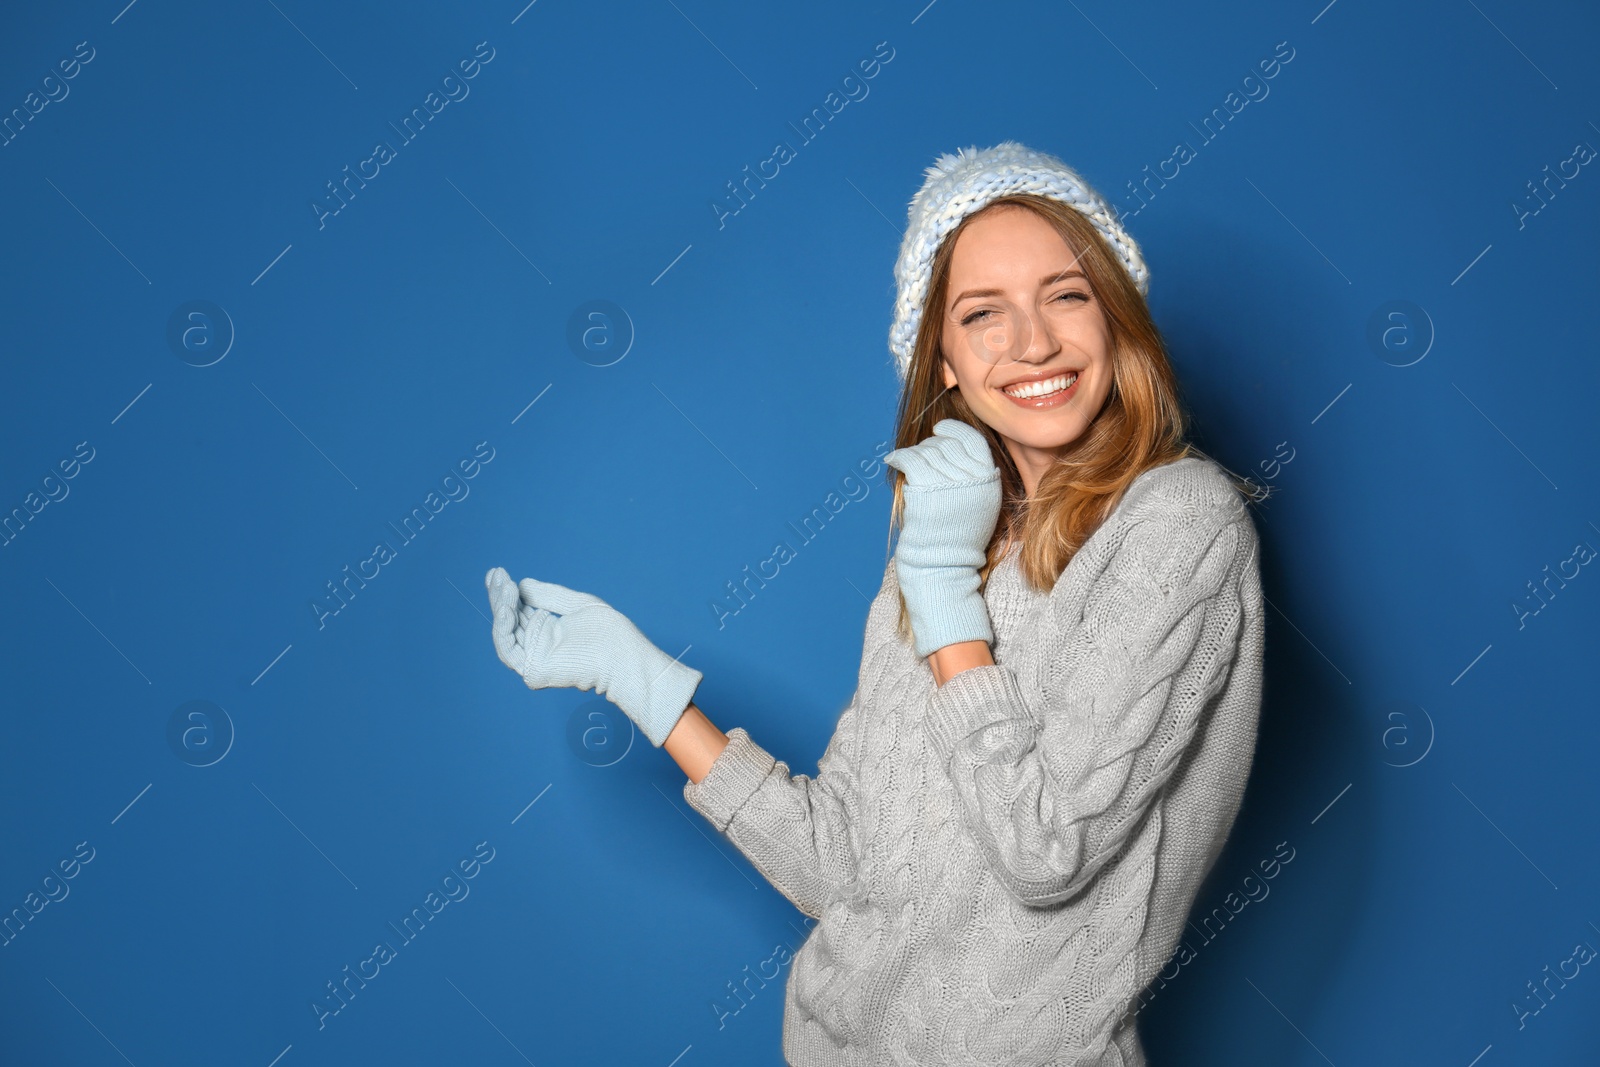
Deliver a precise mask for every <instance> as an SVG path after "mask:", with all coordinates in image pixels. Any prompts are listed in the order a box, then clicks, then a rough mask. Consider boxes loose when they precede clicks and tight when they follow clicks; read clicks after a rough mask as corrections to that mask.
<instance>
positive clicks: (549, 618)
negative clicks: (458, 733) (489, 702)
mask: <svg viewBox="0 0 1600 1067" xmlns="http://www.w3.org/2000/svg"><path fill="white" fill-rule="evenodd" d="M484 584H485V586H486V587H487V588H488V591H489V607H490V609H491V611H492V613H493V620H492V623H491V627H492V635H493V638H494V646H495V651H496V652H497V653H498V654H499V656H500V662H502V663H504V664H505V665H506V666H507V667H510V668H511V669H512V670H514V671H516V672H517V674H518V675H520V676H521V678H522V680H523V682H524V683H526V684H527V686H528V688H529V689H545V688H549V687H552V686H562V687H572V688H577V689H585V690H594V691H596V692H598V693H600V694H601V695H603V696H604V697H605V698H606V699H607V700H609V701H611V702H612V703H613V704H615V705H617V707H619V708H621V709H622V711H623V712H624V713H625V714H626V715H627V716H628V717H629V718H630V719H632V720H633V721H634V722H635V723H636V724H637V725H638V726H639V729H640V730H641V731H643V733H644V734H645V736H646V737H648V738H649V739H650V743H651V744H652V745H655V746H656V747H657V748H659V747H661V745H662V743H663V742H665V741H666V739H667V734H669V733H671V732H672V727H673V726H674V725H676V724H677V721H678V719H679V718H680V717H681V716H682V715H683V712H684V709H685V708H687V707H688V705H689V701H690V698H692V697H693V696H694V691H695V689H696V688H697V687H698V686H699V684H700V679H701V677H702V675H701V673H700V672H699V671H697V670H695V669H694V668H693V667H689V666H687V665H685V664H683V663H679V662H678V661H677V660H676V659H673V658H672V657H670V656H668V655H667V654H666V653H665V652H663V651H661V650H660V649H659V648H657V647H656V646H655V645H653V644H651V643H650V641H649V639H648V638H646V637H645V636H644V634H642V633H641V632H640V631H639V628H638V627H636V626H634V624H633V623H632V622H631V621H629V620H628V618H627V617H626V616H624V615H623V614H622V613H621V612H619V611H617V610H616V609H615V608H613V607H612V606H611V605H609V604H607V603H606V602H605V601H604V600H601V599H600V598H599V597H597V596H594V595H592V594H589V593H581V592H579V591H577V590H575V589H568V588H567V587H566V586H562V585H557V584H555V583H554V582H541V581H539V580H537V579H535V578H524V579H523V580H522V582H521V584H520V585H518V584H517V583H514V582H512V580H511V576H510V575H509V574H507V573H506V571H505V569H504V568H503V567H495V568H494V569H492V570H490V571H489V573H488V574H487V575H485V577H484Z"/></svg>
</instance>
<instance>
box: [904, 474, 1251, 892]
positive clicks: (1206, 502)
mask: <svg viewBox="0 0 1600 1067" xmlns="http://www.w3.org/2000/svg"><path fill="white" fill-rule="evenodd" d="M1113 521H1116V520H1115V519H1114V520H1113ZM1256 549H1257V540H1256V532H1255V528H1254V526H1253V525H1252V524H1251V520H1250V517H1249V515H1248V514H1247V513H1246V512H1245V511H1244V509H1243V506H1242V504H1240V503H1239V501H1238V500H1237V498H1236V497H1230V498H1228V499H1226V500H1224V499H1222V498H1221V497H1220V496H1217V495H1212V494H1206V498H1205V499H1202V500H1200V501H1199V502H1198V503H1197V502H1196V501H1195V500H1194V499H1193V498H1192V496H1189V495H1188V494H1179V493H1168V492H1150V493H1146V494H1143V495H1142V496H1141V498H1140V500H1139V501H1138V504H1137V506H1135V507H1133V508H1132V509H1131V510H1130V511H1129V513H1128V514H1127V516H1126V518H1125V519H1124V520H1123V521H1121V522H1120V523H1119V525H1118V526H1117V527H1116V528H1115V530H1114V537H1113V538H1111V539H1107V540H1104V541H1101V542H1099V544H1097V545H1096V546H1095V549H1094V551H1090V550H1089V546H1088V544H1086V545H1085V548H1084V549H1083V550H1080V556H1083V557H1086V558H1084V559H1082V561H1081V562H1080V560H1079V559H1078V558H1075V559H1074V560H1073V563H1074V564H1078V565H1077V566H1069V567H1068V568H1067V570H1066V571H1064V572H1063V573H1062V576H1061V578H1060V579H1059V580H1058V581H1057V583H1056V586H1055V588H1054V589H1052V590H1051V594H1050V598H1049V601H1048V607H1047V609H1046V610H1045V611H1044V612H1043V613H1042V615H1041V618H1040V620H1039V625H1042V626H1048V627H1049V628H1050V629H1049V631H1048V635H1047V636H1044V637H1042V638H1041V639H1040V640H1039V641H1038V642H1037V643H1036V644H1035V645H1034V646H1033V647H1034V648H1036V649H1037V650H1038V658H1037V660H1035V661H1032V662H1026V663H1022V664H1018V665H1017V669H1020V670H1024V671H1027V672H1029V677H1030V678H1032V679H1035V680H1036V681H1037V685H1036V686H1030V691H1032V692H1042V693H1043V694H1044V697H1043V699H1039V700H1036V701H1034V702H1031V703H1030V700H1029V699H1028V698H1026V697H1024V695H1023V691H1022V687H1021V686H1020V685H1019V683H1018V677H1017V673H1016V670H1014V669H1013V665H1012V664H1011V663H1009V662H1008V663H1006V664H997V665H994V666H989V665H985V666H980V667H974V668H969V669H967V670H964V671H962V672H960V673H958V674H956V675H955V676H954V677H952V678H950V679H949V680H948V681H947V682H946V683H945V684H944V685H943V686H942V687H939V688H938V689H936V690H935V691H934V692H933V693H932V694H931V696H930V697H929V703H928V710H927V715H926V718H925V719H924V729H925V730H926V732H927V733H928V735H929V738H930V740H931V742H932V744H933V747H934V749H935V750H936V751H937V753H938V755H939V758H940V759H941V760H942V761H943V762H944V765H945V769H946V771H947V773H948V775H949V777H950V780H951V782H952V783H953V785H954V787H955V792H956V794H957V797H958V801H957V803H958V811H959V813H960V815H961V817H962V819H963V820H964V822H965V824H966V826H967V827H968V828H969V829H970V831H971V833H972V835H973V836H974V838H975V840H976V841H977V843H978V845H979V847H980V849H981V851H982V853H983V855H984V857H985V859H986V861H987V863H988V865H989V867H990V868H991V869H992V871H993V872H994V874H995V876H996V877H997V878H998V880H999V881H1000V882H1001V883H1002V884H1003V885H1004V886H1005V887H1006V888H1007V889H1008V890H1009V892H1010V893H1011V894H1012V895H1013V896H1014V897H1015V898H1016V899H1017V900H1019V901H1021V902H1022V903H1024V904H1029V905H1034V906H1045V905H1050V904H1056V903H1060V902H1062V901H1065V900H1067V899H1070V898H1071V897H1073V896H1075V895H1076V894H1078V893H1079V892H1081V891H1082V890H1083V889H1084V888H1085V887H1086V886H1087V885H1088V884H1089V883H1090V882H1091V881H1092V880H1093V879H1094V877H1095V875H1096V874H1097V873H1098V872H1099V871H1100V869H1101V868H1102V867H1104V866H1105V864H1106V863H1107V862H1109V861H1110V860H1112V859H1114V858H1115V857H1116V856H1117V854H1118V853H1119V851H1121V850H1122V849H1123V848H1124V847H1125V846H1126V845H1128V844H1129V843H1130V841H1131V840H1132V838H1133V837H1134V835H1135V834H1136V832H1137V830H1138V827H1139V825H1140V823H1141V822H1142V820H1143V819H1144V817H1145V815H1146V813H1147V811H1148V809H1149V807H1150V805H1151V804H1152V803H1153V802H1155V801H1156V800H1157V798H1159V796H1160V795H1161V793H1162V791H1163V789H1164V788H1165V787H1166V785H1167V782H1168V781H1169V779H1170V778H1171V777H1172V774H1173V771H1174V769H1175V768H1176V767H1177V765H1178V764H1179V762H1180V760H1181V759H1182V757H1183V754H1184V752H1185V750H1186V749H1187V748H1188V746H1189V744H1190V741H1191V740H1192V739H1193V738H1194V736H1195V733H1196V727H1197V724H1198V722H1199V720H1200V717H1201V715H1202V713H1203V712H1204V710H1205V708H1206V706H1207V705H1208V704H1209V703H1210V702H1211V700H1212V698H1213V697H1214V696H1215V695H1216V694H1217V693H1218V692H1219V691H1220V690H1221V689H1222V687H1223V686H1224V684H1225V683H1226V681H1227V677H1228V674H1229V673H1230V670H1231V667H1232V664H1233V662H1234V660H1235V658H1236V654H1237V652H1238V647H1239V639H1240V633H1241V629H1242V618H1243V597H1244V583H1246V582H1250V581H1259V578H1258V577H1257V571H1256Z"/></svg>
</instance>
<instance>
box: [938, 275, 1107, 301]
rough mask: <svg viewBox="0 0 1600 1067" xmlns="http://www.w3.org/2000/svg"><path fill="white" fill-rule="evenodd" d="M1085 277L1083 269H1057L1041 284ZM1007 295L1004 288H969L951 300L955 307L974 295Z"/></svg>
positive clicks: (1040, 282) (1042, 280)
mask: <svg viewBox="0 0 1600 1067" xmlns="http://www.w3.org/2000/svg"><path fill="white" fill-rule="evenodd" d="M1084 277H1085V276H1084V273H1083V271H1081V270H1066V271H1055V272H1052V273H1050V274H1046V275H1045V276H1044V277H1043V278H1040V279H1039V284H1040V285H1041V286H1044V285H1049V284H1050V283H1051V282H1064V281H1066V280H1067V279H1068V278H1084ZM1085 280H1087V278H1085ZM1005 295H1006V293H1005V290H1004V289H968V290H967V291H966V292H964V293H962V294H961V295H960V296H958V297H956V298H955V299H954V300H952V301H950V305H951V306H952V307H954V306H955V305H956V304H959V303H961V301H963V300H968V299H970V298H972V297H975V296H1005Z"/></svg>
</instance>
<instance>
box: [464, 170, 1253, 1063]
mask: <svg viewBox="0 0 1600 1067" xmlns="http://www.w3.org/2000/svg"><path fill="white" fill-rule="evenodd" d="M909 221H910V228H909V230H908V231H907V233H906V236H905V242H904V244H903V245H902V247H901V252H900V258H899V261H898V263H897V265H896V268H895V275H896V280H897V283H898V287H899V295H898V298H897V301H896V305H895V319H894V325H893V328H892V330H891V333H890V349H891V351H892V352H893V354H894V356H895V360H896V367H897V369H898V371H899V373H900V376H901V378H902V379H903V381H904V383H905V388H904V391H903V393H902V395H901V400H900V410H899V417H898V430H897V435H896V442H897V444H898V445H899V447H898V448H897V449H896V450H895V451H894V452H892V453H890V454H889V455H888V456H886V457H885V462H886V463H887V464H888V465H889V466H890V467H892V468H893V469H894V470H895V471H896V472H897V473H898V475H899V477H897V478H896V477H895V476H894V475H891V476H890V477H891V478H893V479H894V483H895V485H894V489H895V496H894V505H893V509H892V516H891V524H895V523H898V525H899V527H900V535H899V540H898V542H897V543H896V544H895V547H894V551H893V558H892V560H891V561H890V562H888V563H886V565H885V567H884V573H883V584H882V586H881V588H880V589H879V591H878V595H877V598H876V599H875V600H874V601H873V603H872V607H871V609H870V610H869V612H868V615H867V623H866V632H865V640H864V645H863V651H862V660H861V670H860V674H859V679H858V686H857V689H856V693H855V695H854V697H853V698H852V699H851V701H850V704H849V706H848V707H847V708H846V709H845V710H844V712H843V714H842V715H841V717H840V719H839V722H838V727H837V729H836V731H835V733H834V735H833V738H832V740H831V741H830V742H829V744H828V747H827V750H826V751H825V752H824V753H823V755H822V758H821V760H820V761H819V764H818V773H817V775H816V777H815V778H811V777H808V776H806V775H791V774H790V773H789V768H788V765H787V764H785V763H784V762H782V761H779V760H776V759H775V758H774V757H773V756H772V755H771V754H769V753H768V752H767V751H766V750H765V749H763V748H762V747H761V746H760V745H759V744H757V743H756V741H755V740H754V739H753V738H752V737H751V736H750V735H749V734H748V733H747V732H746V731H745V730H744V729H742V728H739V727H735V728H733V729H732V730H730V731H729V732H728V733H727V734H726V735H725V734H723V733H722V732H721V731H720V730H718V729H717V728H716V727H715V726H713V725H712V724H711V723H710V721H709V720H708V719H707V718H706V717H705V715H704V714H703V713H702V712H701V710H700V709H699V708H698V707H697V706H695V705H694V704H693V703H691V702H690V698H691V697H692V696H693V695H694V691H695V688H696V686H697V685H698V684H699V681H700V678H701V675H700V672H698V671H696V670H694V669H693V668H690V667H687V666H685V665H684V664H681V663H678V662H676V661H675V660H673V659H672V658H671V657H669V656H668V655H666V653H664V652H662V651H661V650H660V649H658V648H656V647H655V646H654V645H652V644H651V643H650V642H649V641H648V640H647V639H646V638H645V637H644V636H643V635H642V634H641V633H640V632H639V631H638V629H637V628H636V627H634V626H633V625H632V623H630V622H629V621H628V620H627V619H626V618H625V617H624V616H622V615H621V614H619V613H618V612H617V611H615V610H614V609H613V608H611V607H610V606H608V605H607V604H605V603H604V602H603V601H601V600H599V599H598V598H596V597H593V596H590V595H588V594H585V593H579V592H575V591H573V590H570V589H566V588H564V587H562V586H559V585H554V584H552V583H549V582H541V581H537V580H535V579H531V578H528V579H524V580H523V581H522V583H521V586H520V592H519V587H518V586H517V585H515V584H513V583H512V581H511V579H510V577H509V575H507V574H506V572H505V571H504V570H502V569H500V568H496V569H494V570H492V571H490V572H489V576H488V587H489V598H490V602H491V604H492V606H493V608H494V623H493V632H494V640H495V645H496V648H497V649H498V651H499V654H500V657H501V659H502V660H503V661H504V662H505V663H506V664H507V665H508V666H510V667H512V668H513V669H515V670H517V671H518V672H519V673H520V674H521V675H522V677H523V678H524V680H525V681H526V682H527V684H528V685H529V686H530V687H533V688H540V687H543V686H551V685H557V686H580V687H582V688H584V689H595V690H597V691H599V692H602V693H604V694H605V695H606V696H607V698H608V699H610V700H612V701H613V702H614V703H616V704H617V705H618V706H619V707H621V708H622V709H623V710H624V711H625V712H627V713H628V714H629V716H631V717H632V718H633V719H634V720H635V721H636V722H637V723H638V724H639V726H640V728H641V729H642V730H643V732H644V733H645V734H646V735H647V736H648V737H649V738H650V740H651V742H652V743H653V744H654V745H656V746H658V747H663V746H664V747H665V748H666V750H667V752H668V753H669V754H670V755H671V756H672V757H673V758H674V759H675V760H676V761H677V762H678V764H679V765H680V766H681V767H682V768H683V770H684V772H685V773H686V774H687V775H688V777H689V781H688V782H687V783H685V786H684V796H685V798H686V799H687V800H688V802H689V803H690V804H691V805H693V806H694V808H695V809H696V810H698V811H700V812H701V813H702V814H703V815H704V816H705V817H706V818H707V819H709V820H710V821H711V823H712V824H713V825H715V826H716V827H717V829H718V830H720V831H722V832H723V833H725V834H726V835H727V836H728V838H729V839H730V840H731V841H733V843H734V844H735V845H737V846H738V847H739V849H740V850H741V851H743V852H744V854H745V855H746V856H747V857H749V859H750V861H751V862H752V863H753V864H754V865H755V866H756V867H757V868H758V869H760V871H761V872H762V874H763V875H765V876H766V878H767V879H768V880H769V881H770V882H771V883H772V884H773V885H774V886H775V887H776V888H777V889H778V890H779V891H781V892H782V893H783V894H784V895H785V896H786V897H787V898H788V899H789V900H791V901H792V902H793V903H794V905H795V906H796V907H797V908H799V909H800V910H801V911H803V912H805V913H806V914H807V915H810V916H812V917H814V918H816V919H818V920H820V921H819V923H818V925H817V926H816V927H815V929H814V930H813V931H812V933H811V935H810V936H809V937H808V938H807V940H806V942H805V944H804V946H803V947H802V948H801V949H800V951H799V952H798V953H797V954H796V955H795V957H794V960H793V964H792V970H791V972H790V977H789V980H788V985H787V989H786V994H785V1004H784V1024H783V1053H784V1056H785V1058H786V1059H787V1060H788V1062H789V1063H791V1064H794V1065H796V1067H824V1065H835V1064H838V1065H847V1064H848V1065H869V1064H871V1065H877V1064H930V1065H931V1064H982V1065H985V1067H995V1065H1000V1064H1008V1065H1009V1064H1016V1065H1024V1064H1027V1065H1035V1064H1036V1065H1045V1064H1050V1065H1065V1064H1077V1065H1083V1064H1098V1065H1107V1067H1109V1065H1118V1067H1135V1065H1142V1064H1144V1062H1145V1058H1144V1053H1143V1050H1142V1048H1141V1045H1140V1041H1139V1037H1138V1034H1137V1029H1136V1026H1135V1021H1134V1014H1135V1013H1136V1011H1137V1007H1138V1001H1139V999H1140V993H1141V991H1142V990H1143V989H1144V987H1145V986H1146V985H1148V984H1149V983H1150V982H1151V981H1152V980H1153V979H1154V977H1155V976H1156V974H1157V972H1158V971H1159V970H1160V969H1161V968H1162V966H1163V965H1164V964H1165V963H1166V961H1167V960H1168V958H1169V957H1170V956H1171V955H1172V952H1173V950H1174V948H1175V947H1176V946H1177V943H1178V940H1179V936H1180V932H1181V929H1182V927H1183V925H1184V922H1185V920H1186V918H1187V915H1188V911H1189V908H1190V905H1191V904H1192V902H1193V899H1194V895H1195V892H1196V890H1197V889H1198V887H1199V884H1200V882H1201V880H1202V879H1203V878H1204V876H1205V874H1206V872H1207V871H1208V870H1209V869H1210V866H1211V864H1212V862H1213V861H1214V860H1215V859H1216V857H1217V854H1218V853H1219V852H1220V851H1221V849H1222V845H1223V843H1224V841H1225V839H1226V837H1227V835H1228V831H1229V829H1230V827H1231V826H1232V824H1233V820H1234V817H1235V815H1236V814H1237V812H1238V809H1239V804H1240V801H1241V798H1242V795H1243V791H1244V787H1245V782H1246V779H1247V777H1248V774H1249V770H1250V766H1251V762H1252V759H1253V756H1254V751H1255V738H1256V721H1257V714H1258V711H1259V707H1260V698H1261V658H1262V599H1261V590H1260V579H1259V573H1258V568H1257V539H1256V531H1255V527H1254V525H1253V522H1252V520H1251V517H1250V515H1249V512H1248V510H1247V501H1248V499H1250V498H1251V496H1252V494H1250V493H1249V492H1247V486H1249V484H1250V483H1247V482H1242V481H1237V482H1236V481H1235V480H1234V479H1233V478H1231V477H1230V476H1229V475H1228V474H1227V473H1226V472H1225V471H1224V470H1223V468H1221V467H1220V466H1219V465H1217V464H1216V463H1215V462H1214V461H1212V460H1210V459H1209V458H1207V457H1205V456H1204V455H1202V454H1200V453H1199V452H1198V451H1197V450H1195V449H1194V448H1193V447H1192V446H1189V445H1187V444H1186V443H1185V439H1184V438H1185V432H1186V428H1185V415H1184V413H1183V410H1182V408H1181V406H1180V402H1179V399H1178V395H1177V385H1176V381H1175V380H1174V377H1173V373H1172V368H1171V366H1170V365H1169V363H1168V361H1167V357H1166V354H1165V352H1164V349H1163V345H1162V341H1161V338H1160V335H1159V334H1158V332H1157V330H1156V327H1155V325H1154V323H1153V322H1152V321H1151V318H1150V313H1149V310H1148V308H1147V307H1146V304H1145V300H1144V295H1145V291H1146V287H1147V285H1146V282H1147V272H1146V270H1145V267H1144V263H1143V261H1142V259H1141V258H1140V254H1139V250H1138V247H1137V245H1135V243H1134V242H1133V240H1132V239H1131V238H1130V237H1129V236H1128V235H1127V234H1126V233H1125V232H1123V230H1122V228H1121V227H1120V225H1119V224H1118V222H1117V220H1116V217H1115V215H1114V213H1113V212H1112V211H1111V209H1110V208H1109V207H1108V206H1107V205H1106V204H1105V201H1104V200H1102V199H1101V198H1100V197H1099V196H1098V195H1097V194H1096V193H1095V192H1094V191H1093V190H1092V189H1091V188H1090V187H1089V186H1088V185H1087V184H1086V183H1085V182H1084V181H1083V179H1082V178H1081V177H1079V176H1078V175H1077V174H1076V173H1075V172H1074V171H1072V170H1071V169H1070V168H1069V167H1067V166H1066V165H1065V164H1063V163H1062V162H1061V161H1060V160H1059V159H1057V158H1055V157H1054V156H1050V155H1047V154H1044V153H1042V152H1036V151H1033V150H1031V149H1028V148H1026V147H1024V146H1023V145H1020V144H1017V143H1016V142H1010V141H1008V142H1005V143H1003V144H1000V145H997V146H995V147H994V148H990V149H985V150H983V151H981V152H980V151H977V150H976V149H975V148H972V149H968V150H967V151H966V152H965V153H962V152H957V153H956V154H955V155H946V156H941V157H940V158H939V159H938V161H937V162H936V164H935V165H934V166H932V167H930V168H928V170H927V180H926V182H925V184H924V185H923V187H922V190H921V191H920V192H919V193H918V194H917V195H916V197H915V198H914V199H913V200H912V202H911V209H910V220H909Z"/></svg>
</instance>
